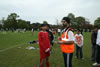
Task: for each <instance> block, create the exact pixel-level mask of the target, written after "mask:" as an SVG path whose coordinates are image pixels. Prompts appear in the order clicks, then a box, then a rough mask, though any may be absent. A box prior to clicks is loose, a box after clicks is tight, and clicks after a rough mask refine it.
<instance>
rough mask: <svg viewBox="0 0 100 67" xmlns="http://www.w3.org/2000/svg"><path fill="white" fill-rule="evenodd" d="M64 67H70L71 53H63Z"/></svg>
mask: <svg viewBox="0 0 100 67" xmlns="http://www.w3.org/2000/svg"><path fill="white" fill-rule="evenodd" d="M63 56H64V64H65V67H72V57H73V53H63Z"/></svg>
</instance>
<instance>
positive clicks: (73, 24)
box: [67, 13, 77, 28]
mask: <svg viewBox="0 0 100 67" xmlns="http://www.w3.org/2000/svg"><path fill="white" fill-rule="evenodd" d="M67 17H69V18H70V22H71V24H70V25H71V26H72V27H73V28H77V23H76V22H75V16H74V14H72V13H69V14H68V16H67Z"/></svg>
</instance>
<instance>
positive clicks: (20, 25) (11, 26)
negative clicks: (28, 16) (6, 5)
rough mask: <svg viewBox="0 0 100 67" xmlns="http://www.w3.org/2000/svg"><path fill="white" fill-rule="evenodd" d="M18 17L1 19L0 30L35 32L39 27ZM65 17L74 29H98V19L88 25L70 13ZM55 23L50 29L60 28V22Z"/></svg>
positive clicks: (87, 21)
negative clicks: (95, 27)
mask: <svg viewBox="0 0 100 67" xmlns="http://www.w3.org/2000/svg"><path fill="white" fill-rule="evenodd" d="M19 17H20V16H19V15H17V14H16V13H11V14H9V15H8V17H7V18H6V19H5V18H2V19H1V21H0V30H1V29H3V30H16V29H26V30H31V29H32V28H33V29H34V30H37V29H39V28H40V27H41V23H39V22H35V23H31V22H30V21H26V20H23V19H20V18H19ZM67 17H69V18H70V19H71V26H72V27H73V28H74V29H82V30H83V29H85V30H87V29H89V30H92V29H93V28H94V26H98V27H99V28H100V17H98V18H97V19H96V20H94V24H90V21H89V20H88V19H86V18H85V17H83V16H78V17H75V15H74V14H72V13H69V14H68V16H67ZM43 23H47V24H48V22H47V21H43ZM55 23H56V24H55V25H51V24H50V27H51V28H53V29H56V28H62V27H61V23H60V22H58V21H57V22H55Z"/></svg>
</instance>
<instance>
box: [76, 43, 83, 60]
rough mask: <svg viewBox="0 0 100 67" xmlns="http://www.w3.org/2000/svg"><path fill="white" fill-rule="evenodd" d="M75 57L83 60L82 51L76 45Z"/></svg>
mask: <svg viewBox="0 0 100 67" xmlns="http://www.w3.org/2000/svg"><path fill="white" fill-rule="evenodd" d="M76 57H77V58H81V59H82V58H83V51H82V47H79V46H77V45H76Z"/></svg>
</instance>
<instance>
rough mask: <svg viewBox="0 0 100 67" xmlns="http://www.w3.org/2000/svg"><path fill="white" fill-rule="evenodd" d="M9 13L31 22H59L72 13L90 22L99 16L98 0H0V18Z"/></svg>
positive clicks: (99, 5)
mask: <svg viewBox="0 0 100 67" xmlns="http://www.w3.org/2000/svg"><path fill="white" fill-rule="evenodd" d="M10 13H17V14H18V15H19V16H20V17H19V18H21V19H23V20H27V21H31V23H35V22H40V23H43V21H45V20H46V21H48V23H49V24H56V21H57V20H58V21H59V23H60V21H61V19H62V18H63V17H64V16H67V15H68V14H69V13H73V14H74V15H75V17H78V16H83V17H85V18H86V19H88V20H89V21H90V22H91V24H93V23H94V20H95V19H96V18H97V17H100V0H0V19H2V18H3V17H5V18H7V16H8V15H9V14H10Z"/></svg>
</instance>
